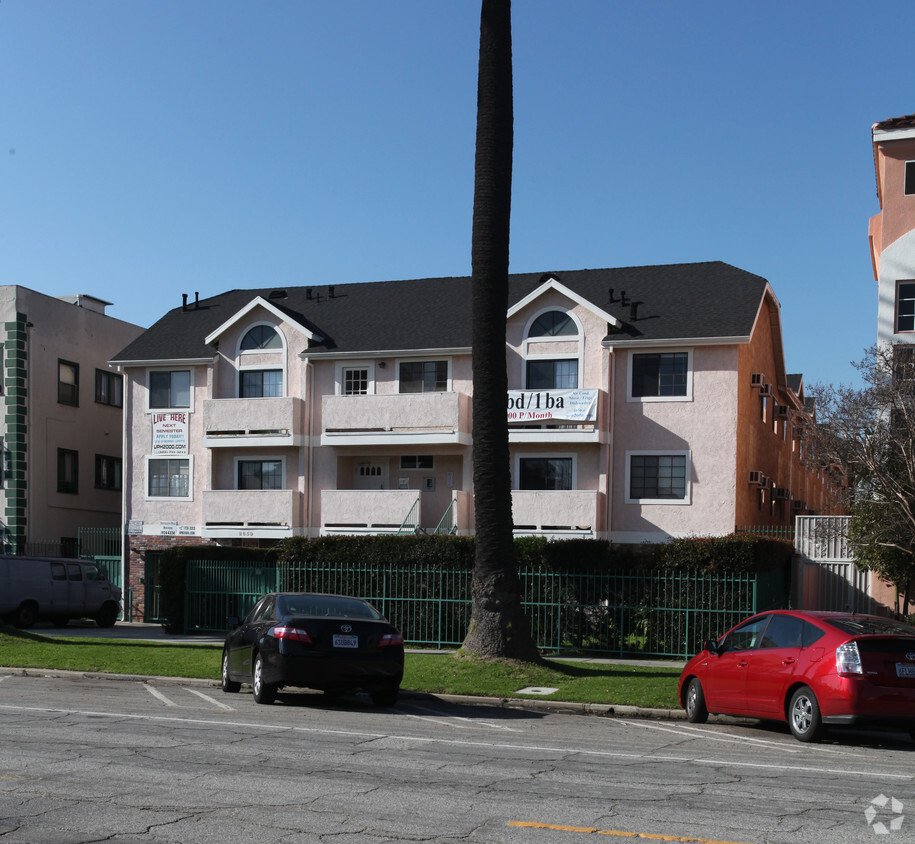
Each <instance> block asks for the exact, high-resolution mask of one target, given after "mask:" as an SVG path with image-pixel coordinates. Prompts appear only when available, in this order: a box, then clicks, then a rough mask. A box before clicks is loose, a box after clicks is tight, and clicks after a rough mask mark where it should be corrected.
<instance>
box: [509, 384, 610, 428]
mask: <svg viewBox="0 0 915 844" xmlns="http://www.w3.org/2000/svg"><path fill="white" fill-rule="evenodd" d="M597 396H598V390H509V391H508V421H509V422H544V421H545V422H549V421H551V420H558V421H562V422H596V421H597Z"/></svg>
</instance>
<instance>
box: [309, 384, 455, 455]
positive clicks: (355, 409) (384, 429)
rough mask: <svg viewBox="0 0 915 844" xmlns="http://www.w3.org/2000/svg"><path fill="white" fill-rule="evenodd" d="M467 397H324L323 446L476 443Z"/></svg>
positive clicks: (322, 408)
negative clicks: (472, 439) (473, 438)
mask: <svg viewBox="0 0 915 844" xmlns="http://www.w3.org/2000/svg"><path fill="white" fill-rule="evenodd" d="M471 406H472V405H471V400H470V396H468V395H467V394H466V393H402V394H401V393H398V394H394V395H380V396H377V395H376V396H324V398H323V399H322V404H321V418H322V420H323V421H322V432H321V445H372V446H378V445H407V446H410V447H416V446H419V445H441V444H446V445H448V444H458V445H470V444H471V433H470V432H471V430H472V419H471Z"/></svg>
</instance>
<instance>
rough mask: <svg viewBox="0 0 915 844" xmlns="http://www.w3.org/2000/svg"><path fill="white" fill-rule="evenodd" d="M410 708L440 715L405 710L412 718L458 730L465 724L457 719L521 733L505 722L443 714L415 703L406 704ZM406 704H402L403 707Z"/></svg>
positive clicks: (475, 724) (474, 724) (476, 724)
mask: <svg viewBox="0 0 915 844" xmlns="http://www.w3.org/2000/svg"><path fill="white" fill-rule="evenodd" d="M406 706H408V707H409V708H410V709H416V710H417V711H419V712H429V713H431V714H432V715H433V716H438V717H437V718H434V719H432V718H430V717H429V716H427V715H410V713H409V712H405V713H404V715H409V716H410V717H411V718H420V719H422V720H423V721H430V720H435V721H436V722H438V723H444V724H448V725H449V726H451V727H454V728H455V729H457V730H463V729H464V726H463V725H462V724H456V723H455V721H465V722H466V723H467V724H468V725H473V726H480V727H489V728H490V729H491V730H505V731H506V732H509V733H520V732H521V730H517V729H515V728H514V727H506V726H505V725H504V724H493V723H492V722H491V721H482V720H480V719H478V718H466V717H464V716H463V715H442V714H441V713H439V712H438V711H437V710H435V709H429V708H428V707H425V706H419V705H418V704H415V703H410V704H406ZM403 707H404V705H402V706H401V708H403Z"/></svg>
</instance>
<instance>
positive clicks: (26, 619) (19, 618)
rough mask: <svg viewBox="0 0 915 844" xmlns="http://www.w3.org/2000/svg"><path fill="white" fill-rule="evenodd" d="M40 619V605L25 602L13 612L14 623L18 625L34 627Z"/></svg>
mask: <svg viewBox="0 0 915 844" xmlns="http://www.w3.org/2000/svg"><path fill="white" fill-rule="evenodd" d="M36 621H38V607H36V606H35V604H31V603H25V604H23V605H22V606H21V607H19V609H17V610H16V612H15V613H13V624H15V625H16V626H17V627H22V628H27V627H33V626H34V625H35V622H36Z"/></svg>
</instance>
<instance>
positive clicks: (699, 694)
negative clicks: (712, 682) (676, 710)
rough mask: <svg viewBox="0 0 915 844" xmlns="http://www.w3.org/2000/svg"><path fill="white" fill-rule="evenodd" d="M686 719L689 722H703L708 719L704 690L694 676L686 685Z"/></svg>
mask: <svg viewBox="0 0 915 844" xmlns="http://www.w3.org/2000/svg"><path fill="white" fill-rule="evenodd" d="M685 708H686V720H687V721H689V722H690V724H704V723H705V722H706V721H708V709H707V708H706V706H705V692H703V691H702V683H700V682H699V681H698V680H697V679H696V678H695V677H693V679H692V680H690V681H689V685H688V686H687V687H686V707H685Z"/></svg>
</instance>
